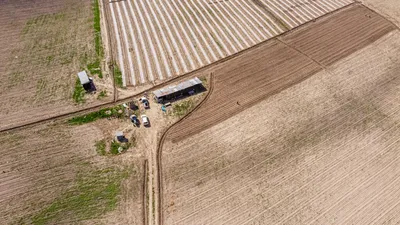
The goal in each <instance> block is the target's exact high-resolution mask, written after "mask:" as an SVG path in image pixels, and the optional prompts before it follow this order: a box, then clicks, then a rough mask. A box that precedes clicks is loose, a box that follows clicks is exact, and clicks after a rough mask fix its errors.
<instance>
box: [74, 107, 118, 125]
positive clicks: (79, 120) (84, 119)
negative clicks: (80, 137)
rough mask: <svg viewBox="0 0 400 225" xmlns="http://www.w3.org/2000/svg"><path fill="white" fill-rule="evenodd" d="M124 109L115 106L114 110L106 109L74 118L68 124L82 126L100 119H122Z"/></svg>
mask: <svg viewBox="0 0 400 225" xmlns="http://www.w3.org/2000/svg"><path fill="white" fill-rule="evenodd" d="M123 112H124V109H123V107H122V106H120V105H119V106H115V107H112V108H105V109H101V110H99V111H96V112H92V113H89V114H86V115H83V116H77V117H74V118H72V119H70V120H68V123H69V124H70V125H81V124H85V123H90V122H93V121H96V120H98V119H102V118H110V117H117V118H121V117H122V116H123V115H124V113H123Z"/></svg>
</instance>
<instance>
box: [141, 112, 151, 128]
mask: <svg viewBox="0 0 400 225" xmlns="http://www.w3.org/2000/svg"><path fill="white" fill-rule="evenodd" d="M141 117H142V122H143V126H149V125H150V121H149V117H147V116H146V115H142V116H141Z"/></svg>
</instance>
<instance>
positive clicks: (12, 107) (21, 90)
mask: <svg viewBox="0 0 400 225" xmlns="http://www.w3.org/2000/svg"><path fill="white" fill-rule="evenodd" d="M0 20H1V21H2V22H1V24H0V30H1V32H0V46H1V48H0V65H1V66H0V95H1V99H0V104H1V106H2V107H1V108H0V120H1V123H0V129H5V128H9V127H13V126H18V125H21V124H25V123H27V122H33V121H37V120H40V119H46V118H49V117H54V116H56V115H60V114H65V113H68V112H73V111H75V110H77V109H82V108H84V107H87V106H93V105H95V104H99V103H101V102H104V101H109V100H111V99H112V90H113V89H112V88H113V87H112V81H111V78H107V74H104V77H105V78H103V79H99V78H97V76H93V78H94V80H95V84H96V87H97V89H98V91H99V92H100V91H102V90H105V91H107V92H108V97H106V98H104V99H102V100H101V101H97V100H96V97H97V95H93V96H86V102H87V103H86V105H75V104H74V102H73V99H72V93H73V91H74V87H75V81H76V79H77V72H79V71H80V70H81V69H82V68H84V67H86V66H87V65H88V64H89V63H92V62H93V60H94V57H95V49H94V29H93V11H92V1H91V0H85V1H81V0H56V1H50V0H33V1H27V0H19V1H0Z"/></svg>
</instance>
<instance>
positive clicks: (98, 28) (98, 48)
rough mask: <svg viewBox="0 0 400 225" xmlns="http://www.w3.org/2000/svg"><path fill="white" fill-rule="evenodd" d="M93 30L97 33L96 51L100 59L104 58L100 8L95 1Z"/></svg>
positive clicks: (95, 0) (96, 0)
mask: <svg viewBox="0 0 400 225" xmlns="http://www.w3.org/2000/svg"><path fill="white" fill-rule="evenodd" d="M93 15H94V17H93V20H94V21H93V28H94V31H95V49H96V54H97V56H99V57H102V56H103V46H102V44H101V26H100V6H99V1H98V0H94V1H93Z"/></svg>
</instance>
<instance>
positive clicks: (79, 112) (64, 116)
mask: <svg viewBox="0 0 400 225" xmlns="http://www.w3.org/2000/svg"><path fill="white" fill-rule="evenodd" d="M355 4H358V5H360V3H358V2H353V3H351V4H349V5H347V6H344V7H342V8H339V9H336V10H334V11H332V12H329V13H327V14H324V15H322V16H321V17H319V18H317V19H316V20H320V19H324V18H326V17H328V16H330V15H332V14H335V13H337V12H338V11H341V10H345V9H347V8H349V7H352V6H353V5H355ZM361 5H362V6H364V5H363V4H361ZM103 7H105V6H103ZM364 7H365V6H364ZM368 9H369V8H368ZM310 23H314V21H313V20H311V21H308V22H306V23H304V24H302V25H301V26H298V27H296V28H294V29H292V30H289V31H286V32H283V33H282V34H280V35H277V36H275V37H274V38H271V39H268V40H265V41H262V42H260V43H258V44H255V45H253V46H251V47H249V48H246V49H243V50H241V51H239V52H237V53H235V54H232V55H230V56H227V57H225V58H222V59H220V60H218V61H215V62H214V63H211V64H208V65H205V66H203V67H200V68H198V69H196V70H193V71H191V72H188V73H186V74H182V75H180V76H176V77H173V78H171V79H169V80H166V81H165V82H163V83H160V84H157V85H154V86H152V87H150V88H148V89H146V90H143V91H140V92H138V93H135V94H133V95H130V96H128V97H125V98H121V99H115V100H114V101H109V102H106V103H102V104H99V105H96V106H92V107H88V108H84V109H80V110H76V111H72V112H68V113H63V114H60V115H57V116H53V117H50V118H46V119H39V120H36V121H32V122H29V123H25V124H21V125H17V126H13V127H6V128H1V129H0V133H2V132H8V131H12V130H16V129H19V128H23V127H27V126H31V125H35V124H40V123H45V122H49V121H54V120H60V119H68V118H71V117H74V116H79V115H83V114H86V113H90V112H93V111H97V110H99V109H101V108H103V107H112V106H115V105H117V104H120V103H123V102H125V101H127V100H129V99H131V98H136V97H140V96H142V95H143V94H144V93H146V92H150V91H154V90H156V89H159V88H161V87H164V86H166V85H169V84H171V83H174V82H177V81H181V80H183V79H187V78H188V77H190V76H193V75H194V74H196V73H199V72H201V71H205V70H207V69H209V68H211V67H214V66H217V65H219V64H221V63H224V62H226V61H229V60H231V59H233V58H236V57H238V56H241V55H243V54H245V53H247V52H248V51H251V50H253V49H256V48H259V47H261V46H263V45H265V44H268V43H269V42H271V41H273V40H274V39H277V38H279V37H282V36H284V35H286V34H288V33H290V32H294V31H296V30H298V29H302V28H303V27H304V26H307V25H309V24H310ZM396 27H397V26H396ZM107 30H108V29H107ZM113 82H114V81H113ZM116 90H118V88H116ZM116 92H117V91H116Z"/></svg>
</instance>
